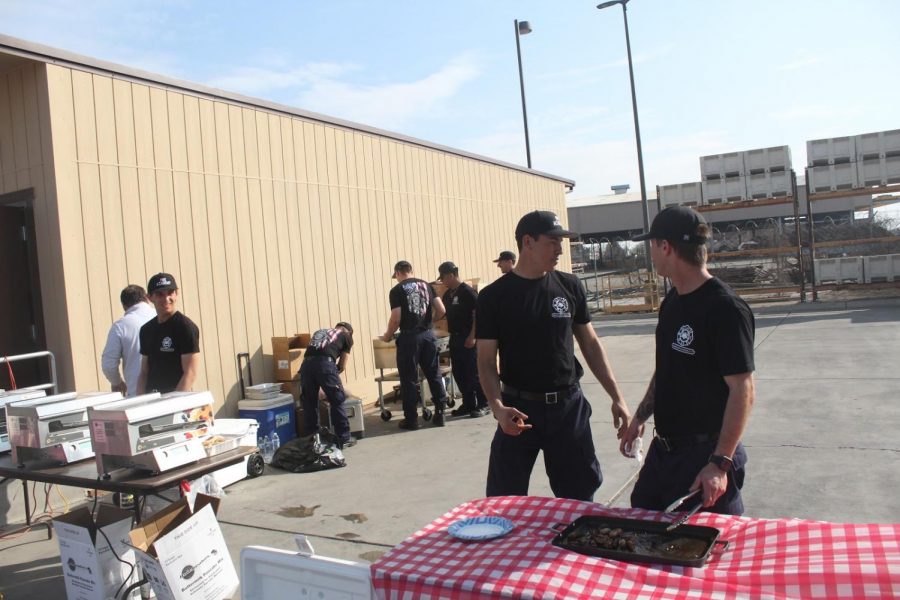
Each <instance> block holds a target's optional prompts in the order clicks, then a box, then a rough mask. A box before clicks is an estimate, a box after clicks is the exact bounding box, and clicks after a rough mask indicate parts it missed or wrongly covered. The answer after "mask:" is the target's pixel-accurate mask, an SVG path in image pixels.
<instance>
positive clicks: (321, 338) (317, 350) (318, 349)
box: [304, 329, 353, 362]
mask: <svg viewBox="0 0 900 600" xmlns="http://www.w3.org/2000/svg"><path fill="white" fill-rule="evenodd" d="M352 347H353V338H351V337H350V335H349V334H348V333H346V332H345V331H343V330H340V329H320V330H318V331H317V332H315V333H314V334H312V337H311V338H310V340H309V347H308V348H307V349H306V352H305V353H304V359H306V358H309V357H312V356H328V357H330V358H331V359H332V360H333V361H335V362H337V360H338V359H339V358H340V357H341V354H343V353H344V352H350V348H352Z"/></svg>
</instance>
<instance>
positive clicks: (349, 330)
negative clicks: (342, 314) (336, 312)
mask: <svg viewBox="0 0 900 600" xmlns="http://www.w3.org/2000/svg"><path fill="white" fill-rule="evenodd" d="M335 327H343V328H344V329H346V330H347V333H349V334H350V335H353V325H351V324H350V323H348V322H347V321H339V322H338V324H337V325H335Z"/></svg>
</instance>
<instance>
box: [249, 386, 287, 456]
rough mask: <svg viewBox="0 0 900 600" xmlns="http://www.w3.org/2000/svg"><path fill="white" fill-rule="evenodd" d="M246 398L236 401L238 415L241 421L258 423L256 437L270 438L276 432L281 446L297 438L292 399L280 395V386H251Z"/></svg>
mask: <svg viewBox="0 0 900 600" xmlns="http://www.w3.org/2000/svg"><path fill="white" fill-rule="evenodd" d="M246 396H247V397H246V398H245V399H244V400H240V401H238V415H239V416H240V417H241V418H242V419H256V422H257V423H259V429H258V430H257V432H256V433H257V435H258V436H263V435H265V436H270V435H272V432H273V431H277V432H278V439H279V440H280V442H281V443H282V444H284V443H285V442H287V441H289V440H292V439H294V438H295V437H297V428H296V425H295V423H294V420H295V416H294V398H293V396H291V395H290V394H282V393H281V385H280V384H277V383H261V384H259V385H251V386H250V387H248V388H247V390H246Z"/></svg>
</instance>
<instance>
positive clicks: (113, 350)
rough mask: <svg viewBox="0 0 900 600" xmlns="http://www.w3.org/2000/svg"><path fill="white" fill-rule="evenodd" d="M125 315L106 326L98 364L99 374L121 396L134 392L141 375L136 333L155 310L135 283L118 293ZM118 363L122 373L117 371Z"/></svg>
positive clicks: (145, 294) (151, 317)
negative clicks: (120, 365)
mask: <svg viewBox="0 0 900 600" xmlns="http://www.w3.org/2000/svg"><path fill="white" fill-rule="evenodd" d="M119 299H120V300H121V301H122V308H123V309H125V314H124V315H123V316H122V318H120V319H119V320H118V321H116V322H115V323H113V324H112V327H110V328H109V335H108V336H107V338H106V347H105V348H103V357H102V360H101V366H102V368H103V374H104V375H105V376H106V379H108V380H109V383H110V384H111V385H112V391H114V392H121V394H122V395H123V396H134V395H136V394H137V382H138V377H139V376H140V374H141V342H140V339H139V337H138V334H139V333H140V331H141V326H143V325H144V323H146V322H147V321H149V320H150V319H154V318H156V310H155V309H154V308H153V305H151V304H150V302H149V300H148V299H147V293H146V292H145V291H144V288H142V287H141V286H139V285H129V286H128V287H126V288H125V289H124V290H122V293H121V294H120V295H119ZM119 362H122V373H124V375H125V377H124V379H123V377H122V374H121V373H120V372H119Z"/></svg>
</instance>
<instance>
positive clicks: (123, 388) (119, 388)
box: [112, 381, 128, 396]
mask: <svg viewBox="0 0 900 600" xmlns="http://www.w3.org/2000/svg"><path fill="white" fill-rule="evenodd" d="M112 391H114V392H119V393H120V394H122V395H123V396H126V395H128V386H127V385H125V382H124V381H121V382H119V383H118V384H116V385H114V386H112Z"/></svg>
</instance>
